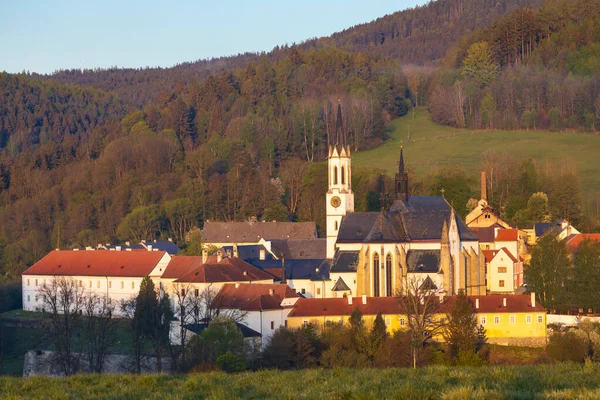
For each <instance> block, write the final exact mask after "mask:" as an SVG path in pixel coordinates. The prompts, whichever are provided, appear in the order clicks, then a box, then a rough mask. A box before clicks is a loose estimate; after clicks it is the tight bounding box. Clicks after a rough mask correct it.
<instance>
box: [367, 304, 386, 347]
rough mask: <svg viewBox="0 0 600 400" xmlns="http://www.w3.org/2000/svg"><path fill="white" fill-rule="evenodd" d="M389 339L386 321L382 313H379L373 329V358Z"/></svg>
mask: <svg viewBox="0 0 600 400" xmlns="http://www.w3.org/2000/svg"><path fill="white" fill-rule="evenodd" d="M386 337H387V333H386V327H385V321H384V320H383V316H382V315H381V312H379V313H377V316H376V317H375V322H374V323H373V329H372V330H371V346H372V353H373V354H372V356H375V354H376V353H377V351H378V350H379V348H380V347H381V345H382V344H383V342H384V341H385V339H386Z"/></svg>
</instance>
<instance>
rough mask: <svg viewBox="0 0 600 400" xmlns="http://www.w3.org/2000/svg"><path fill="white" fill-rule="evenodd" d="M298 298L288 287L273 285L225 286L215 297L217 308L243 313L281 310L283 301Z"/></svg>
mask: <svg viewBox="0 0 600 400" xmlns="http://www.w3.org/2000/svg"><path fill="white" fill-rule="evenodd" d="M292 297H300V296H298V294H297V293H296V292H295V291H294V290H293V289H292V288H290V287H289V286H288V285H284V284H275V283H252V284H226V285H223V287H222V288H221V290H220V291H219V293H217V295H216V296H215V299H214V302H215V305H216V307H217V308H225V309H240V310H244V311H261V310H278V309H282V308H283V307H282V306H281V302H282V301H283V299H286V298H292Z"/></svg>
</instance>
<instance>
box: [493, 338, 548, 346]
mask: <svg viewBox="0 0 600 400" xmlns="http://www.w3.org/2000/svg"><path fill="white" fill-rule="evenodd" d="M487 342H488V343H490V344H499V345H502V346H520V347H545V346H546V338H545V337H508V338H488V340H487Z"/></svg>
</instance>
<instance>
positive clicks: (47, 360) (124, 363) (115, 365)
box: [23, 350, 171, 377]
mask: <svg viewBox="0 0 600 400" xmlns="http://www.w3.org/2000/svg"><path fill="white" fill-rule="evenodd" d="M73 356H74V358H75V360H74V364H75V365H76V366H77V373H89V368H88V362H87V358H86V356H85V354H81V353H75V354H73ZM55 357H56V353H55V352H53V351H41V350H36V351H28V352H27V353H25V360H24V362H23V377H29V376H62V375H63V373H62V372H61V371H60V370H59V369H58V368H57V364H56V362H54V360H55ZM161 364H162V371H163V372H166V373H168V372H171V358H170V357H163V358H162V363H161ZM134 371H135V366H134V362H133V360H132V359H131V357H130V356H124V355H118V354H113V355H108V356H106V359H105V360H104V371H103V372H104V373H107V374H123V373H132V372H134ZM142 372H143V373H155V372H156V358H154V357H144V358H143V360H142Z"/></svg>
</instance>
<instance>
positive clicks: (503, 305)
mask: <svg viewBox="0 0 600 400" xmlns="http://www.w3.org/2000/svg"><path fill="white" fill-rule="evenodd" d="M502 307H504V308H506V297H505V298H503V299H502Z"/></svg>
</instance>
